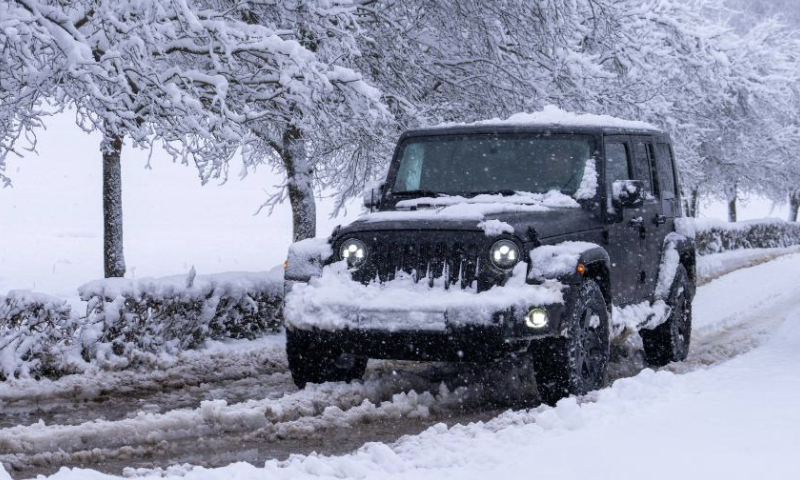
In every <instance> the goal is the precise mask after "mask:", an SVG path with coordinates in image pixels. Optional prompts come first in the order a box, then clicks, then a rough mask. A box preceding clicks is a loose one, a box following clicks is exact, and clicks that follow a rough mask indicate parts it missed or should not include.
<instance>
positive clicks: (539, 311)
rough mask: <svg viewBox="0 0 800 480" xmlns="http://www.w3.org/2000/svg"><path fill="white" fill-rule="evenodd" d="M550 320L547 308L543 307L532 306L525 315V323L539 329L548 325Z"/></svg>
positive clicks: (529, 326)
mask: <svg viewBox="0 0 800 480" xmlns="http://www.w3.org/2000/svg"><path fill="white" fill-rule="evenodd" d="M548 322H549V319H548V318H547V310H545V309H543V308H532V309H531V310H530V311H529V312H528V314H527V315H525V325H527V326H528V328H533V329H536V330H539V329H542V328H544V327H546V326H547V323H548Z"/></svg>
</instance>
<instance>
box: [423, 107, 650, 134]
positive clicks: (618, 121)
mask: <svg viewBox="0 0 800 480" xmlns="http://www.w3.org/2000/svg"><path fill="white" fill-rule="evenodd" d="M467 126H470V127H471V126H525V127H527V126H534V127H535V126H565V127H609V128H621V129H637V130H658V128H657V127H656V126H654V125H653V124H650V123H647V122H640V121H635V120H625V119H622V118H616V117H612V116H610V115H594V114H591V113H573V112H567V111H564V110H561V109H560V108H558V107H557V106H555V105H547V106H546V107H544V108H543V109H542V111H541V112H535V113H525V112H521V113H515V114H513V115H511V116H510V117H508V118H506V119H504V120H503V119H499V118H493V119H490V120H481V121H477V122H473V123H452V122H451V123H442V124H439V125H437V127H439V128H447V127H467Z"/></svg>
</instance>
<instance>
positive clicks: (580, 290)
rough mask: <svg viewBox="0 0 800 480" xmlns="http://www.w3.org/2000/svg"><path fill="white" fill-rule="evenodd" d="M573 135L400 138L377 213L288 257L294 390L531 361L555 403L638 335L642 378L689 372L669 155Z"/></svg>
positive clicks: (596, 377)
mask: <svg viewBox="0 0 800 480" xmlns="http://www.w3.org/2000/svg"><path fill="white" fill-rule="evenodd" d="M576 118H587V119H589V118H591V119H594V121H591V122H588V121H587V122H573V123H571V124H568V125H565V124H563V123H562V124H549V123H527V124H509V123H500V124H491V123H487V124H476V125H471V126H453V127H442V128H433V129H425V130H418V131H411V132H407V133H405V134H404V135H402V137H401V138H400V141H399V143H398V146H397V149H396V151H395V155H394V158H393V160H392V163H391V166H390V169H389V172H388V176H387V178H386V182H385V183H384V184H382V185H380V186H379V187H376V188H373V189H371V190H370V191H368V193H366V194H365V195H366V196H365V205H366V206H367V207H368V208H369V209H370V213H368V214H366V215H365V216H364V217H362V218H360V219H358V220H357V221H355V222H353V223H352V224H350V225H348V226H345V227H340V228H339V227H337V229H336V230H335V231H334V232H333V234H332V235H331V237H330V238H329V239H325V240H324V241H320V240H309V241H305V242H300V243H298V244H295V245H294V246H293V248H292V249H291V250H290V255H289V260H288V265H287V270H286V285H287V298H286V327H287V328H286V335H287V347H286V348H287V354H288V359H289V367H290V369H291V372H292V375H293V378H294V380H295V382H296V383H297V385H298V386H300V387H302V386H304V385H305V384H306V383H307V382H315V383H316V382H323V381H332V380H338V381H350V380H353V379H357V378H360V377H361V376H362V375H363V373H364V371H365V368H366V363H367V359H368V358H385V359H404V360H431V361H472V362H480V361H487V360H494V359H499V358H502V357H506V356H509V355H517V356H519V355H529V356H530V357H529V358H530V363H531V364H532V365H533V369H534V374H535V378H536V383H537V389H538V391H539V394H540V395H541V397H542V399H543V400H544V401H546V402H548V403H552V402H555V401H557V400H558V399H560V398H562V397H564V396H567V395H569V394H583V393H585V392H587V391H590V390H593V389H596V388H599V387H600V386H602V384H603V382H604V380H605V375H606V369H607V363H608V358H609V347H610V342H611V341H612V340H613V339H614V338H615V337H620V336H623V335H626V334H627V333H630V332H633V331H636V330H638V331H639V333H640V334H641V337H642V339H643V344H644V353H645V358H646V361H647V362H648V363H649V364H650V365H653V366H661V365H665V364H667V363H669V362H673V361H680V360H683V359H684V358H685V357H686V355H687V351H688V348H689V340H690V334H691V304H692V298H693V295H694V291H695V288H694V285H695V253H694V244H693V241H692V240H691V239H689V238H686V237H684V236H681V235H678V234H677V233H674V232H675V223H676V219H678V217H681V215H682V214H681V196H680V186H679V183H678V176H677V174H676V170H675V162H674V158H673V150H672V146H671V142H670V138H669V136H668V135H667V134H665V133H664V132H662V131H659V130H657V129H656V128H653V127H649V126H648V125H646V124H641V123H639V122H624V121H609V122H607V123H603V122H598V120H597V119H598V118H604V117H589V116H579V117H576ZM612 304H613V306H614V308H613V309H612ZM612 312H613V316H612ZM642 312H644V313H642ZM637 314H638V316H637ZM618 317H619V318H618ZM631 317H633V318H634V320H631Z"/></svg>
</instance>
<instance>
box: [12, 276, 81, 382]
mask: <svg viewBox="0 0 800 480" xmlns="http://www.w3.org/2000/svg"><path fill="white" fill-rule="evenodd" d="M77 329H78V322H77V319H76V318H75V316H74V315H73V314H72V309H71V307H70V305H69V303H68V302H67V301H66V300H63V299H60V298H56V297H51V296H49V295H44V294H41V293H33V292H29V291H24V290H12V291H11V292H9V293H8V295H6V296H0V380H4V379H6V378H12V377H17V376H30V375H55V374H57V373H60V372H62V371H64V368H65V365H66V363H68V362H66V361H65V359H66V358H67V357H70V356H72V355H71V354H75V353H80V347H79V346H76V343H75V333H76V331H77Z"/></svg>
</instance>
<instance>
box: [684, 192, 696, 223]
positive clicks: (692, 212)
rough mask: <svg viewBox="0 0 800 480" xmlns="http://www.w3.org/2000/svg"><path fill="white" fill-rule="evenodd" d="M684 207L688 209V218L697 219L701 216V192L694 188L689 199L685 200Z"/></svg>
mask: <svg viewBox="0 0 800 480" xmlns="http://www.w3.org/2000/svg"><path fill="white" fill-rule="evenodd" d="M684 205H685V207H686V216H687V217H692V218H697V215H699V214H700V192H699V191H698V190H697V189H696V188H693V189H692V192H691V194H690V196H689V198H688V199H685V198H684Z"/></svg>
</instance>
